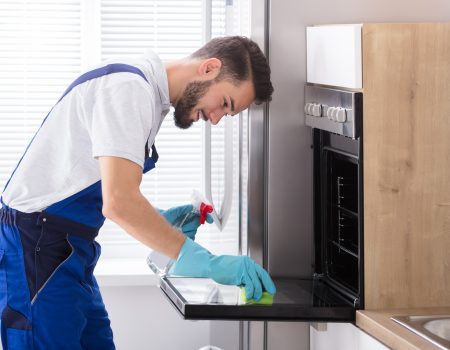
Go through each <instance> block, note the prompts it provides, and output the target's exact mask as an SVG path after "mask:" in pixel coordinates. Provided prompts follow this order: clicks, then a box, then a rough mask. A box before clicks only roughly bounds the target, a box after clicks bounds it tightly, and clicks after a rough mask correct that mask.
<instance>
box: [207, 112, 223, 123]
mask: <svg viewBox="0 0 450 350" xmlns="http://www.w3.org/2000/svg"><path fill="white" fill-rule="evenodd" d="M224 115H225V113H223V112H218V111H216V112H212V113H211V114H210V115H209V120H210V121H211V124H212V125H217V124H218V123H219V122H220V120H221V119H222V118H223V116H224Z"/></svg>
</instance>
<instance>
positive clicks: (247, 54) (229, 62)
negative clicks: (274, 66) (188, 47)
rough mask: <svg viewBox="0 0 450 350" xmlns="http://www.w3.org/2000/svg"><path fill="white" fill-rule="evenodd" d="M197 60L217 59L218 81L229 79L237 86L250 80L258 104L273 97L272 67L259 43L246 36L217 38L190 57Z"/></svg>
mask: <svg viewBox="0 0 450 350" xmlns="http://www.w3.org/2000/svg"><path fill="white" fill-rule="evenodd" d="M190 57H191V58H195V59H205V58H213V57H214V58H218V59H219V60H221V61H222V68H221V72H220V74H219V76H218V77H217V78H216V79H217V81H219V80H222V79H229V80H231V81H232V82H233V83H234V84H235V85H238V84H239V83H241V82H243V81H245V80H248V79H251V80H252V82H253V87H254V89H255V103H256V104H261V103H262V102H268V101H271V100H272V92H273V86H272V83H271V82H270V67H269V64H268V62H267V59H266V57H265V56H264V54H263V53H262V51H261V49H260V48H259V46H258V44H256V43H255V42H254V41H253V40H251V39H249V38H246V37H243V36H226V37H219V38H214V39H212V40H211V41H209V42H208V43H206V44H205V45H204V46H202V47H201V48H200V49H198V50H197V51H195V52H194V53H193V54H192V55H191V56H190Z"/></svg>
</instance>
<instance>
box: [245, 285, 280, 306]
mask: <svg viewBox="0 0 450 350" xmlns="http://www.w3.org/2000/svg"><path fill="white" fill-rule="evenodd" d="M241 301H243V302H244V303H246V304H253V305H272V304H273V295H272V294H270V293H268V292H263V294H262V297H261V299H259V300H258V301H256V300H255V299H247V296H246V295H245V288H244V287H241Z"/></svg>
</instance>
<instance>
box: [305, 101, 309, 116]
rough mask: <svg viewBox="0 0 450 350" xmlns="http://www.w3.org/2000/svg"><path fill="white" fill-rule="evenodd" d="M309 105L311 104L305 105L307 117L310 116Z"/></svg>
mask: <svg viewBox="0 0 450 350" xmlns="http://www.w3.org/2000/svg"><path fill="white" fill-rule="evenodd" d="M309 105H310V103H305V114H306V115H308V114H309Z"/></svg>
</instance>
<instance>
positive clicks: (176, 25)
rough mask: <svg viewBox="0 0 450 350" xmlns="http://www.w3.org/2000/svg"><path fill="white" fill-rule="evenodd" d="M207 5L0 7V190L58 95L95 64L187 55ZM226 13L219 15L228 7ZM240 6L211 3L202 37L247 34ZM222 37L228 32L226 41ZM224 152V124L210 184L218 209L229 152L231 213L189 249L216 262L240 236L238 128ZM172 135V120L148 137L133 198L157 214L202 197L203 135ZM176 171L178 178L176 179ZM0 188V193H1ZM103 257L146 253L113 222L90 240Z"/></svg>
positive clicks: (197, 42)
mask: <svg viewBox="0 0 450 350" xmlns="http://www.w3.org/2000/svg"><path fill="white" fill-rule="evenodd" d="M205 4H206V0H195V1H187V0H182V1H181V0H179V1H174V0H154V1H151V0H133V1H125V0H95V1H94V0H45V1H44V0H42V1H38V0H35V1H13V0H11V1H7V0H3V1H2V2H1V3H0V12H1V13H2V17H1V22H0V45H1V46H2V51H1V53H0V148H1V153H0V185H1V186H4V184H5V183H6V181H7V179H8V178H9V175H10V173H11V172H12V170H13V169H14V167H15V166H16V164H17V161H18V159H19V158H20V156H21V155H22V153H23V151H24V149H25V148H26V145H27V144H28V142H29V140H30V139H31V137H32V136H33V135H34V133H35V131H36V130H37V128H38V127H39V125H40V123H41V121H42V119H43V118H44V117H45V115H46V114H47V112H48V110H49V109H50V108H51V106H52V105H53V104H54V103H55V102H56V100H57V99H58V98H59V96H60V94H61V93H62V91H64V89H65V87H66V86H67V85H68V84H69V83H70V82H71V81H72V80H73V79H74V78H75V77H77V76H78V75H79V74H80V73H81V72H82V71H83V70H84V69H87V68H88V67H89V66H90V65H91V64H94V63H96V62H97V61H98V60H105V59H108V58H111V57H118V56H132V55H140V54H142V52H143V51H144V50H145V49H147V48H152V49H153V50H154V51H156V52H157V53H158V54H159V55H160V56H161V58H162V59H163V60H165V61H169V60H173V59H177V58H181V57H184V56H187V55H188V54H189V53H191V52H193V51H194V50H195V49H197V48H198V47H200V46H201V45H202V43H203V40H204V37H205V22H206V18H207V17H206V16H205ZM227 4H228V6H227ZM248 6H249V5H248V0H240V1H235V2H234V4H233V6H230V1H229V0H228V1H225V0H223V1H216V0H213V1H212V2H211V34H212V36H221V35H225V34H226V33H228V34H232V33H233V34H238V33H240V34H244V35H245V34H247V32H248ZM229 28H233V32H231V30H230V29H229ZM232 123H233V126H232V130H233V143H232V144H231V145H226V146H225V145H224V133H225V131H224V130H225V128H224V122H221V123H220V124H219V125H217V126H215V127H213V128H212V147H211V153H212V162H211V182H212V195H213V198H214V204H216V206H220V205H221V202H220V199H221V198H222V197H223V184H224V157H223V154H224V149H225V147H232V149H233V195H232V201H233V206H232V210H231V214H230V217H229V220H228V222H227V225H226V226H225V227H224V228H223V229H222V231H219V230H218V229H217V227H216V226H215V225H205V227H202V228H201V229H200V230H199V234H198V241H199V242H200V243H201V244H203V245H205V246H206V247H208V248H210V249H212V250H213V251H214V252H217V253H228V254H232V253H236V252H237V245H238V242H237V237H238V232H239V166H240V165H239V148H238V140H239V119H238V118H233V122H232ZM204 127H205V125H204V124H203V123H196V124H195V125H194V126H193V127H191V128H190V129H189V130H180V129H178V128H176V127H175V126H174V123H173V118H172V115H171V112H170V113H169V115H168V116H167V117H166V119H165V121H164V122H163V125H162V127H161V130H160V132H159V134H158V136H157V138H156V146H157V148H158V153H159V154H160V160H159V161H158V164H157V167H156V169H154V170H153V171H151V172H150V173H148V174H146V175H145V176H144V180H143V182H142V188H141V189H142V192H143V193H144V194H145V195H146V197H147V198H148V199H149V201H150V202H151V203H152V204H153V205H155V206H157V207H159V208H163V209H165V208H169V207H172V206H177V205H182V204H186V203H189V202H190V195H191V192H192V190H194V189H199V190H201V191H203V183H202V171H203V170H202V169H203V166H204V164H203V157H202V147H203V143H202V133H203V128H204ZM180 168H182V169H183V172H182V174H180V171H179V170H180ZM2 188H3V187H2ZM99 240H100V241H101V243H102V246H103V255H104V256H106V257H114V258H116V257H124V258H125V257H130V256H133V257H144V256H145V255H146V254H147V253H148V252H149V249H148V248H147V247H144V246H143V245H141V244H140V243H138V242H136V241H135V240H134V239H132V238H131V237H130V236H128V235H127V234H126V233H124V232H123V230H122V229H121V228H120V227H118V226H116V225H115V224H114V223H112V222H106V223H105V225H104V227H103V228H102V230H101V233H100V235H99Z"/></svg>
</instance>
